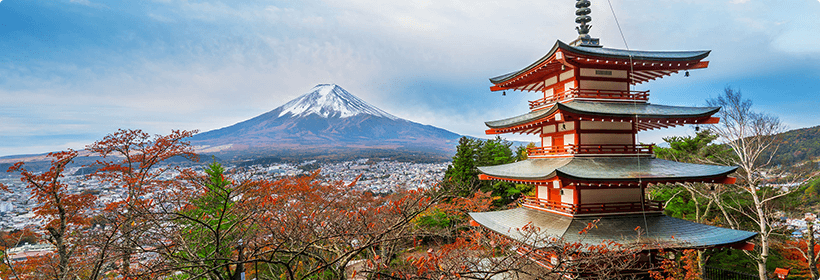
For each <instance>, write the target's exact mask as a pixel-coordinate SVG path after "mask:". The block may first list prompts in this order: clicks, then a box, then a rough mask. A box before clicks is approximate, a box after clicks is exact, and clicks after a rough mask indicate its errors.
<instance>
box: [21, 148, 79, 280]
mask: <svg viewBox="0 0 820 280" xmlns="http://www.w3.org/2000/svg"><path fill="white" fill-rule="evenodd" d="M47 157H50V158H52V161H51V168H50V169H49V170H48V171H46V172H43V173H40V174H34V173H32V172H30V171H29V170H27V169H26V168H25V167H24V163H23V162H18V163H16V164H14V165H13V166H11V167H10V168H9V169H8V172H20V175H21V178H20V180H21V181H23V182H25V183H26V184H27V188H28V189H29V190H30V191H31V196H32V198H33V199H34V201H36V202H37V204H38V206H36V207H34V209H33V210H34V213H35V214H36V215H37V216H38V217H42V218H44V219H45V225H43V229H44V232H45V237H46V238H45V239H46V240H47V241H48V242H49V243H51V244H52V245H54V246H55V247H56V250H57V254H56V256H57V262H56V265H55V266H54V267H43V268H41V270H40V271H39V273H42V274H43V275H44V276H45V277H48V278H51V279H74V278H76V277H77V276H76V275H77V274H76V273H77V271H76V270H78V268H77V267H72V266H71V264H72V262H75V263H76V262H78V261H77V260H76V259H75V253H76V252H75V251H76V250H78V249H82V248H77V247H76V246H75V244H72V243H71V242H70V241H69V240H70V239H71V238H77V235H78V234H77V233H76V231H78V230H80V228H81V227H83V226H85V225H86V224H87V218H88V211H90V210H91V206H92V205H93V203H94V200H95V197H94V196H92V195H90V194H85V193H74V192H71V190H70V189H69V186H68V185H67V184H65V183H64V182H63V181H62V178H63V176H64V174H63V173H64V172H65V169H66V167H67V166H68V165H69V164H70V163H72V162H73V161H74V158H76V157H77V152H76V151H73V150H68V151H64V152H57V153H49V154H48V156H47Z"/></svg>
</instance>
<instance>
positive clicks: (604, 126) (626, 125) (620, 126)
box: [581, 121, 632, 130]
mask: <svg viewBox="0 0 820 280" xmlns="http://www.w3.org/2000/svg"><path fill="white" fill-rule="evenodd" d="M581 129H599V130H632V123H631V122H599V121H595V122H593V121H581Z"/></svg>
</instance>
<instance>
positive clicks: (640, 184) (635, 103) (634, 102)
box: [607, 0, 649, 236]
mask: <svg viewBox="0 0 820 280" xmlns="http://www.w3.org/2000/svg"><path fill="white" fill-rule="evenodd" d="M607 3H609V10H610V11H611V12H612V17H613V18H614V19H615V25H617V26H618V32H620V33H621V40H623V42H624V46H625V47H626V50H627V51H629V50H630V49H629V43H627V42H626V36H624V31H623V29H621V23H620V22H619V21H618V16H617V15H615V8H613V7H612V1H611V0H607ZM633 73H635V63H634V62H633V61H632V54H631V53H630V54H629V75H627V78H628V79H629V81H628V82H627V90H629V91H631V90H632V74H633ZM632 108H634V109H635V120H634V121H633V125H634V126H635V143H636V145H637V143H640V137H639V136H638V130H640V129H639V128H638V110H637V108H638V100H637V99H635V98H633V99H632ZM635 150H636V153H635V159H636V162H637V165H638V172H637V175H638V187H639V188H641V189H642V190H643V189H644V186H643V179H642V178H641V173H640V171H641V155H640V154H638V153H637V147H635ZM641 213H642V214H643V224H644V232H645V233H646V235H647V236H649V223H648V222H647V221H646V194H645V193H644V192H643V191H641Z"/></svg>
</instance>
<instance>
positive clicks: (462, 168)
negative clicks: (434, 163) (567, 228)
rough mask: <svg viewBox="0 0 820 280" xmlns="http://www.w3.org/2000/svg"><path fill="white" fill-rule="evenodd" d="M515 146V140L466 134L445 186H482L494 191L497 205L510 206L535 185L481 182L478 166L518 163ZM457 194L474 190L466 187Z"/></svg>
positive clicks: (454, 157)
mask: <svg viewBox="0 0 820 280" xmlns="http://www.w3.org/2000/svg"><path fill="white" fill-rule="evenodd" d="M511 147H512V142H510V141H507V140H504V139H502V138H501V137H496V138H495V139H489V140H481V139H474V138H467V137H462V138H461V139H459V144H458V146H457V147H456V154H455V156H453V164H451V165H450V166H448V167H447V171H446V172H445V173H444V182H443V183H444V185H445V186H447V187H455V188H463V189H465V190H469V189H471V187H470V186H472V185H478V186H479V189H480V190H482V191H485V192H491V193H492V195H493V197H494V198H495V200H494V201H493V205H494V206H495V207H496V208H497V207H502V206H505V205H509V204H510V203H512V202H513V201H515V200H516V199H518V198H519V197H520V196H521V195H522V194H524V193H526V192H528V191H531V190H532V187H531V186H527V185H522V184H513V183H509V182H500V181H478V174H479V172H478V166H492V165H499V164H507V163H512V162H515V161H516V159H518V158H519V156H518V155H516V154H514V153H513V151H512V149H511ZM457 193H458V195H459V196H461V197H469V196H471V195H472V193H473V192H472V191H464V190H462V191H458V192H457Z"/></svg>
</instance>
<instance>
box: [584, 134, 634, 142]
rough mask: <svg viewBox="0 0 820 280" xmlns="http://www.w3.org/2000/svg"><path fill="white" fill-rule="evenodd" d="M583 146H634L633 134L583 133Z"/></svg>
mask: <svg viewBox="0 0 820 280" xmlns="http://www.w3.org/2000/svg"><path fill="white" fill-rule="evenodd" d="M581 145H632V134H606V133H582V134H581Z"/></svg>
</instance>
